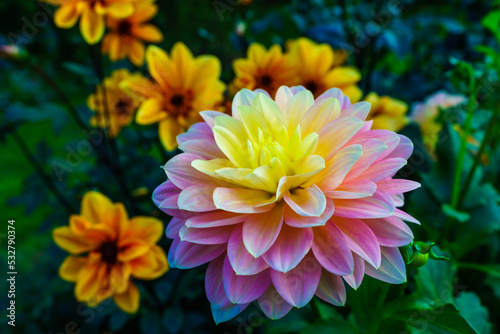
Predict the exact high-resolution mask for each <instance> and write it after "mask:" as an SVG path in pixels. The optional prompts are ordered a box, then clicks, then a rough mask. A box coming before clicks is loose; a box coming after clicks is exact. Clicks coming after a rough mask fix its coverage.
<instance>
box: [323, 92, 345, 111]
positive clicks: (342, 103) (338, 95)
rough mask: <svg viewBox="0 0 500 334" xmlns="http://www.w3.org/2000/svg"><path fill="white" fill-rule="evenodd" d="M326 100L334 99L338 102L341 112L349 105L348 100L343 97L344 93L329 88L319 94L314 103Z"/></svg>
mask: <svg viewBox="0 0 500 334" xmlns="http://www.w3.org/2000/svg"><path fill="white" fill-rule="evenodd" d="M328 98H334V99H337V100H339V102H340V107H341V108H342V110H344V109H346V108H347V107H349V106H350V105H351V101H350V100H349V98H348V97H347V96H345V95H344V93H342V91H341V90H340V89H338V88H330V89H329V90H327V91H326V92H324V93H323V94H321V95H320V96H319V97H318V98H317V99H316V101H321V100H323V99H328Z"/></svg>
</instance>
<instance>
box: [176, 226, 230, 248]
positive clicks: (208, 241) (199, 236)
mask: <svg viewBox="0 0 500 334" xmlns="http://www.w3.org/2000/svg"><path fill="white" fill-rule="evenodd" d="M233 229H234V227H233V226H220V227H210V228H195V227H187V226H185V225H184V226H183V227H182V228H181V229H180V231H179V237H180V238H181V240H182V241H189V242H192V243H195V244H201V245H220V244H226V243H227V242H228V241H229V237H230V236H231V233H232V232H233Z"/></svg>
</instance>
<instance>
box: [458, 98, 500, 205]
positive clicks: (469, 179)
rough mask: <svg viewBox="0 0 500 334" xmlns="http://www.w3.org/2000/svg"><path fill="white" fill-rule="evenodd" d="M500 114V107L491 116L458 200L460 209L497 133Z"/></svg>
mask: <svg viewBox="0 0 500 334" xmlns="http://www.w3.org/2000/svg"><path fill="white" fill-rule="evenodd" d="M499 114H500V105H499V106H498V107H497V108H496V109H495V112H494V114H493V115H492V116H491V119H490V121H489V123H488V128H487V129H486V132H485V134H484V137H483V140H482V142H481V146H479V150H478V151H477V153H476V156H475V157H474V163H473V164H472V167H471V169H470V170H469V173H468V174H467V178H466V179H465V183H464V186H463V187H462V189H461V191H460V196H459V198H458V203H457V205H458V207H461V206H462V204H463V202H464V200H465V196H466V195H467V191H468V190H469V187H470V185H471V182H472V178H473V177H474V173H475V171H476V168H477V166H479V162H480V161H481V156H482V155H483V153H484V151H485V149H486V146H487V145H488V143H489V141H490V138H491V135H492V134H493V133H494V132H495V131H494V129H495V124H496V121H497V119H498V115H499Z"/></svg>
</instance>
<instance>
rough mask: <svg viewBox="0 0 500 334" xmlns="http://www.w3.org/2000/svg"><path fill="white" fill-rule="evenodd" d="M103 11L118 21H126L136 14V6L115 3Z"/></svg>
mask: <svg viewBox="0 0 500 334" xmlns="http://www.w3.org/2000/svg"><path fill="white" fill-rule="evenodd" d="M103 11H104V13H105V14H108V15H109V16H112V17H114V18H116V19H124V18H126V17H129V16H130V15H132V14H133V13H134V5H133V4H132V3H127V2H114V3H111V4H108V5H107V6H105V7H104V8H103Z"/></svg>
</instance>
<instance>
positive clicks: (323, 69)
mask: <svg viewBox="0 0 500 334" xmlns="http://www.w3.org/2000/svg"><path fill="white" fill-rule="evenodd" d="M286 46H287V54H288V55H289V57H291V58H292V61H293V63H294V64H295V69H296V71H297V77H298V79H299V83H298V84H300V85H302V86H304V87H305V88H307V89H308V90H310V91H311V92H312V93H313V95H314V97H315V98H316V97H318V96H319V95H321V94H322V93H323V92H325V91H326V90H327V89H329V88H332V87H336V88H340V89H341V90H342V92H343V93H344V94H345V95H346V96H347V97H349V99H350V100H351V101H353V102H357V101H359V100H360V99H361V95H362V92H361V89H360V88H359V87H358V86H357V85H356V83H357V82H358V81H359V80H361V74H360V73H359V71H358V69H356V68H355V67H352V66H340V65H342V63H340V62H343V61H345V60H346V55H345V53H344V52H341V51H337V52H334V51H333V49H332V47H331V46H330V45H328V44H316V43H315V42H313V41H311V40H310V39H308V38H304V37H301V38H299V39H296V40H290V41H288V42H287V45H286ZM335 54H338V58H339V59H338V60H339V61H338V62H336V61H335Z"/></svg>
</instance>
